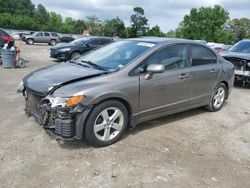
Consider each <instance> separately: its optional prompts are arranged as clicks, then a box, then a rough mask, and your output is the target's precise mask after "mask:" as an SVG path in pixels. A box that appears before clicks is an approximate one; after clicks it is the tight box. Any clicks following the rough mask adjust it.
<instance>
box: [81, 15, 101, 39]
mask: <svg viewBox="0 0 250 188" xmlns="http://www.w3.org/2000/svg"><path fill="white" fill-rule="evenodd" d="M85 25H86V30H88V32H89V34H90V35H102V21H101V20H100V19H99V18H98V17H97V16H95V15H93V16H87V17H86V20H85Z"/></svg>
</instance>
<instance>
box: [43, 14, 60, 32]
mask: <svg viewBox="0 0 250 188" xmlns="http://www.w3.org/2000/svg"><path fill="white" fill-rule="evenodd" d="M62 24H63V22H62V16H61V15H60V14H57V13H55V12H50V13H49V20H48V23H47V27H46V29H45V30H47V31H54V32H59V31H60V30H59V28H61V26H62Z"/></svg>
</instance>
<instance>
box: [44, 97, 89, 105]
mask: <svg viewBox="0 0 250 188" xmlns="http://www.w3.org/2000/svg"><path fill="white" fill-rule="evenodd" d="M84 98H85V97H84V96H83V95H78V96H73V97H46V99H47V100H49V101H50V104H51V107H52V108H54V107H68V108H70V107H73V106H76V105H78V104H79V103H81V102H82V101H83V100H84Z"/></svg>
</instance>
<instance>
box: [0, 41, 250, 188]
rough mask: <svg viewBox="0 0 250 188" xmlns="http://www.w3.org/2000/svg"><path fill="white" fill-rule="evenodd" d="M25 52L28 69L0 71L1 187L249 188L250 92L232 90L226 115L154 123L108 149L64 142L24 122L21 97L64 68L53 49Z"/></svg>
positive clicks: (195, 113)
mask: <svg viewBox="0 0 250 188" xmlns="http://www.w3.org/2000/svg"><path fill="white" fill-rule="evenodd" d="M21 50H22V54H21V55H22V57H23V58H25V59H27V60H29V66H28V67H27V68H25V69H10V70H7V69H3V68H0V88H1V92H0V104H1V105H0V118H1V123H0V128H1V130H0V185H1V187H3V188H4V187H24V188H28V187H53V188H54V187H108V188H109V187H150V188H151V187H225V188H231V187H235V188H239V187H240V188H248V187H250V178H249V177H250V95H249V93H250V88H242V87H235V88H233V92H232V94H231V96H230V98H229V100H228V102H227V104H226V106H225V107H224V108H223V109H222V110H221V111H220V112H217V113H210V112H207V111H205V110H203V109H202V108H199V109H194V110H190V111H186V112H183V113H178V114H175V115H172V116H168V117H164V118H160V119H156V120H153V121H149V122H146V123H143V124H140V125H138V126H137V128H136V129H135V130H134V131H130V132H127V133H126V134H125V135H124V137H123V138H122V140H120V141H119V142H118V143H116V144H114V145H112V146H109V147H105V148H93V147H91V146H89V145H88V144H87V143H85V141H70V142H66V143H63V144H62V143H58V142H57V141H55V140H54V139H53V138H51V137H50V136H49V135H48V134H47V133H46V131H45V130H44V129H43V128H41V127H40V126H39V125H38V124H37V123H36V122H35V121H34V119H33V118H28V117H27V116H25V114H24V111H23V108H24V99H23V97H22V96H21V95H20V94H17V93H16V87H17V85H18V83H19V82H20V80H21V79H22V78H23V77H24V76H25V75H26V74H28V73H29V72H31V71H33V70H35V69H37V68H39V67H43V66H46V65H49V64H53V63H57V62H54V61H53V60H51V59H50V58H49V47H48V46H47V45H33V46H27V45H25V44H23V45H22V46H21Z"/></svg>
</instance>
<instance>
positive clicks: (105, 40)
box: [100, 39, 110, 45]
mask: <svg viewBox="0 0 250 188" xmlns="http://www.w3.org/2000/svg"><path fill="white" fill-rule="evenodd" d="M107 43H110V39H100V45H104V44H107Z"/></svg>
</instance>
